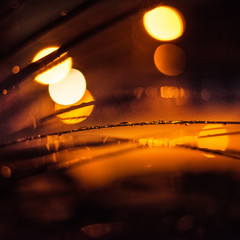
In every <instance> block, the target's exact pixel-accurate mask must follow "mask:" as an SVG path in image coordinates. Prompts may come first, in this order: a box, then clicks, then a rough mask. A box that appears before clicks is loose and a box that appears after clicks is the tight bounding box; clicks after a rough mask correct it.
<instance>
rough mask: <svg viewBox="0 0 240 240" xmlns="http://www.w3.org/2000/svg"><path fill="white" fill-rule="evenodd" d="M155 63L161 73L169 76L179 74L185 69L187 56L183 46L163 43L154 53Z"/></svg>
mask: <svg viewBox="0 0 240 240" xmlns="http://www.w3.org/2000/svg"><path fill="white" fill-rule="evenodd" d="M154 63H155V65H156V67H157V69H158V70H159V71H160V72H161V73H163V74H165V75H168V76H177V75H180V74H182V73H183V71H184V70H185V66H186V56H185V54H184V52H183V51H182V50H181V48H179V47H177V46H176V45H174V44H163V45H160V46H159V47H158V48H157V49H156V51H155V53H154Z"/></svg>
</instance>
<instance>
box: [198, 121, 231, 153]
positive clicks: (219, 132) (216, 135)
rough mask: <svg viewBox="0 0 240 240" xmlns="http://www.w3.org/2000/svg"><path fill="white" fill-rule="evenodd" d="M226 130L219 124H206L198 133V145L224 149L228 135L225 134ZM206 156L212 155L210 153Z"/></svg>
mask: <svg viewBox="0 0 240 240" xmlns="http://www.w3.org/2000/svg"><path fill="white" fill-rule="evenodd" d="M226 133H227V130H226V129H224V128H223V125H221V124H208V125H206V126H205V127H204V128H203V129H202V131H201V132H200V133H199V135H198V147H199V148H204V149H210V150H220V151H225V150H226V148H227V146H228V142H229V137H228V136H227V135H226ZM208 155H210V154H207V155H206V156H207V157H213V156H212V155H210V156H208Z"/></svg>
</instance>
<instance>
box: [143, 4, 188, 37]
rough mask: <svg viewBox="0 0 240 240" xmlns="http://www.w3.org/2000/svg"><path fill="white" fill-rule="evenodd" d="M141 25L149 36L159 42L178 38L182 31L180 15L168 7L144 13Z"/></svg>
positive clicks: (182, 21) (182, 20) (182, 22)
mask: <svg viewBox="0 0 240 240" xmlns="http://www.w3.org/2000/svg"><path fill="white" fill-rule="evenodd" d="M143 24H144V27H145V29H146V30H147V32H148V34H149V35H150V36H152V37H153V38H155V39H157V40H161V41H169V40H173V39H176V38H179V37H180V36H181V35H182V34H183V31H184V19H183V16H182V14H181V13H180V12H179V11H178V10H176V9H175V8H172V7H168V6H160V7H157V8H154V9H153V10H151V11H148V12H147V13H145V15H144V17H143Z"/></svg>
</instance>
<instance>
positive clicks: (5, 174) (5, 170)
mask: <svg viewBox="0 0 240 240" xmlns="http://www.w3.org/2000/svg"><path fill="white" fill-rule="evenodd" d="M1 174H2V176H3V177H5V178H10V177H11V175H12V171H11V169H10V168H9V167H8V166H3V167H2V168H1Z"/></svg>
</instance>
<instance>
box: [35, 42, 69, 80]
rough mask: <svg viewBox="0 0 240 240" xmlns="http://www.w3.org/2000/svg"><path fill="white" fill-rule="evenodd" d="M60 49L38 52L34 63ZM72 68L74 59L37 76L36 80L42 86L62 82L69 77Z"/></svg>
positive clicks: (47, 49) (50, 48)
mask: <svg viewBox="0 0 240 240" xmlns="http://www.w3.org/2000/svg"><path fill="white" fill-rule="evenodd" d="M57 49H58V47H49V48H45V49H43V50H41V51H40V52H38V53H37V54H36V55H35V57H34V58H33V60H32V62H36V61H37V60H39V59H41V58H43V57H45V56H46V55H48V54H50V53H52V52H54V51H55V50H57ZM71 67H72V58H70V57H69V58H67V59H65V60H64V61H63V62H60V63H59V64H57V65H56V66H54V67H52V68H50V69H49V70H47V71H45V72H43V73H41V74H39V75H37V76H36V77H35V80H36V81H37V82H39V83H42V84H52V83H56V82H59V81H61V80H62V79H63V78H64V77H66V76H67V74H68V73H69V71H70V69H71Z"/></svg>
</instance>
